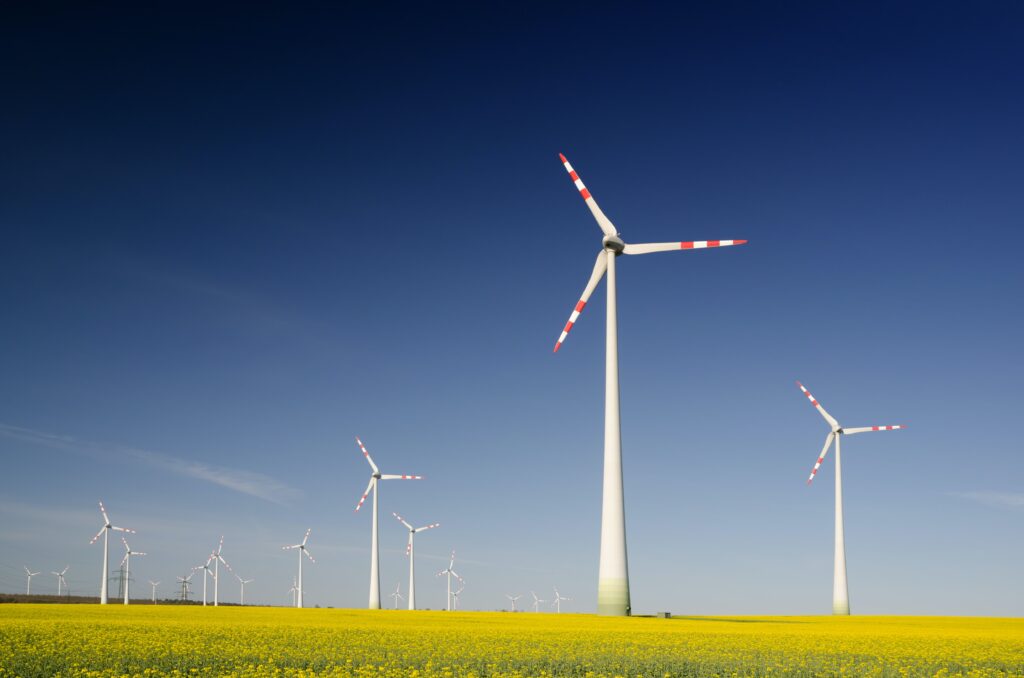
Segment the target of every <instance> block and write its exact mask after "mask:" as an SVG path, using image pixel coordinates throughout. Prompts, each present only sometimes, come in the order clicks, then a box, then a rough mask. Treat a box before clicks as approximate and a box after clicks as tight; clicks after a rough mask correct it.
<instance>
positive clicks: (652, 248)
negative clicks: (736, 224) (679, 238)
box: [622, 240, 747, 254]
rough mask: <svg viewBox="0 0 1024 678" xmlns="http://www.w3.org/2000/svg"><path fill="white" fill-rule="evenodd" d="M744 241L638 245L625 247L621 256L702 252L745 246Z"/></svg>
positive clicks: (701, 241) (692, 241)
mask: <svg viewBox="0 0 1024 678" xmlns="http://www.w3.org/2000/svg"><path fill="white" fill-rule="evenodd" d="M746 243H747V241H746V240H691V241H688V242H649V243H641V244H639V245H626V247H625V249H623V250H622V253H623V254H650V253H651V252H671V251H674V250H702V249H705V248H707V247H729V246H730V245H745V244H746Z"/></svg>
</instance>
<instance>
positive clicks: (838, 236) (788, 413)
mask: <svg viewBox="0 0 1024 678" xmlns="http://www.w3.org/2000/svg"><path fill="white" fill-rule="evenodd" d="M25 11H26V12H27V13H25V14H20V13H19V14H15V13H14V12H13V10H10V9H7V10H5V12H6V16H5V17H4V20H3V21H2V22H0V25H2V28H0V31H2V32H3V35H2V39H0V45H2V47H0V51H2V53H3V59H0V63H4V64H6V65H5V66H3V87H4V99H5V105H4V106H3V110H2V111H0V119H2V122H3V124H2V125H0V129H2V131H0V134H2V135H3V147H4V149H5V150H4V153H3V154H2V158H0V179H2V186H3V191H4V195H3V200H0V227H2V230H3V241H4V247H3V248H0V303H2V308H3V309H4V312H3V329H4V331H3V332H0V370H2V373H3V374H4V379H3V380H0V413H2V416H0V455H2V460H3V468H4V477H5V479H6V482H5V483H4V484H3V489H2V490H0V515H2V517H3V520H2V529H0V589H3V590H8V591H17V590H21V589H22V587H23V586H24V577H23V576H22V575H21V574H20V572H21V567H22V565H29V566H31V567H33V568H35V569H43V570H44V571H45V572H49V571H50V570H53V569H60V568H61V567H63V565H64V564H70V565H71V571H70V573H69V581H70V583H71V586H72V589H73V590H74V591H75V592H83V593H85V592H91V591H93V590H95V589H96V588H97V587H98V581H97V580H98V578H99V569H100V568H99V564H100V553H99V550H98V548H97V547H95V546H93V547H89V546H88V545H87V544H88V540H89V538H91V536H92V535H93V534H94V533H95V531H96V530H97V529H98V528H99V527H100V518H99V512H98V510H97V509H96V501H97V500H100V499H102V500H103V501H105V502H106V504H107V505H108V507H109V509H110V511H111V515H112V517H113V518H114V520H115V523H119V524H124V525H127V526H129V527H133V528H135V529H137V530H138V535H137V536H136V537H134V540H133V541H132V546H133V547H134V548H138V549H140V550H144V551H147V552H148V553H149V554H150V555H149V556H147V557H146V558H142V559H139V561H138V563H137V564H136V566H135V569H136V576H137V578H138V580H139V581H144V580H146V579H159V580H161V581H162V582H164V585H163V586H162V587H161V591H162V592H164V593H168V592H169V588H168V587H167V584H166V582H169V581H171V580H173V578H174V577H175V576H177V575H181V574H183V573H184V572H185V571H187V570H188V568H190V567H191V566H193V565H196V564H198V563H199V562H201V561H202V560H204V559H205V555H206V554H207V553H208V552H209V551H210V549H211V548H213V547H214V545H215V544H216V542H217V539H218V538H219V536H220V535H221V534H224V535H226V539H225V550H224V553H225V556H226V557H227V559H228V560H229V562H231V563H232V565H234V566H235V567H236V568H237V569H238V570H239V572H241V573H242V575H243V576H245V577H253V578H255V579H256V580H257V581H256V582H255V583H253V584H252V585H250V587H249V588H248V589H247V599H249V600H253V601H260V602H267V603H273V604H282V603H285V602H286V601H287V599H288V596H287V590H288V588H289V586H290V585H291V577H292V575H293V574H294V569H295V565H294V560H293V558H292V557H291V554H284V553H282V552H281V550H280V547H281V546H282V545H284V544H288V543H294V542H296V541H298V540H299V539H300V538H301V536H302V533H303V532H304V531H305V529H306V528H307V527H312V528H313V533H312V536H311V540H310V548H311V551H312V553H313V554H314V555H315V556H316V557H317V560H318V563H317V565H315V566H312V567H310V568H308V569H307V570H306V575H307V602H308V604H320V605H335V606H362V605H365V600H366V588H367V579H368V569H369V568H368V560H369V555H368V552H369V531H370V521H369V516H368V515H365V514H363V513H362V512H361V513H360V514H353V512H352V509H353V507H354V506H355V503H356V501H357V500H358V498H359V496H360V494H361V492H362V490H363V488H364V487H365V485H366V482H367V479H368V475H369V474H368V471H369V468H368V466H367V465H366V464H365V462H364V461H363V460H362V459H361V455H360V453H359V451H358V448H357V447H356V445H355V441H354V436H356V435H359V436H361V437H362V438H363V440H364V441H365V442H366V444H367V447H368V448H369V450H370V452H371V454H373V455H374V457H375V459H376V460H377V462H378V464H379V465H380V466H381V468H382V470H384V471H385V472H396V473H420V474H423V475H425V476H426V480H424V481H422V482H415V483H413V482H408V483H400V482H392V483H385V484H384V485H383V490H382V494H381V521H382V522H381V530H382V532H381V536H382V555H381V557H382V587H383V588H384V589H385V591H390V590H393V589H394V586H395V584H396V583H397V582H398V581H400V580H401V581H402V582H403V583H402V587H403V591H404V588H405V578H406V572H407V570H406V568H407V565H406V561H405V559H404V557H403V555H402V553H403V551H404V546H405V533H404V531H403V529H402V528H401V526H400V525H399V524H398V523H397V521H394V519H393V518H391V517H390V513H391V511H398V512H399V513H402V514H403V515H404V516H406V517H407V518H409V519H410V520H411V521H413V522H415V523H417V524H420V523H423V524H425V523H429V522H434V521H439V522H441V524H442V526H441V528H439V529H437V530H433V531H431V532H429V533H426V534H424V535H421V539H420V540H418V542H417V551H418V556H419V558H418V565H419V567H418V571H419V578H418V582H419V586H418V588H419V591H418V597H419V599H420V603H421V605H423V606H429V607H435V608H436V607H440V606H441V605H443V603H444V586H443V582H442V581H441V580H440V579H435V578H434V576H433V573H434V572H435V571H437V570H440V569H442V567H443V565H444V564H446V562H447V553H448V551H449V550H450V549H452V548H455V549H456V550H457V551H458V554H459V555H458V557H459V560H460V562H461V563H462V565H461V570H460V571H461V572H462V574H463V575H464V576H465V577H466V579H467V585H466V590H465V593H464V596H463V602H464V605H465V606H466V607H468V608H479V609H493V608H496V607H500V606H503V605H504V604H505V603H506V601H505V599H504V594H505V593H506V592H508V593H525V594H526V596H527V597H529V593H528V592H529V591H530V590H531V589H532V590H535V591H537V593H538V594H539V595H541V597H545V598H550V597H551V595H550V594H551V587H552V586H558V587H559V588H560V590H561V591H562V592H563V593H564V594H565V595H568V596H571V597H572V598H573V601H572V603H570V604H569V605H567V606H566V607H567V609H574V610H581V611H590V610H593V609H594V608H595V605H596V577H597V572H596V568H597V552H598V536H599V520H598V519H599V509H600V478H601V459H602V451H601V450H602V447H601V446H602V413H603V405H602V403H603V352H604V337H603V322H604V318H603V316H604V290H603V286H602V287H601V288H599V289H598V291H597V293H596V294H595V295H594V297H593V298H592V301H591V304H590V305H589V306H588V308H587V310H586V311H585V312H584V314H583V316H582V317H581V319H580V322H579V323H578V324H577V327H576V329H575V330H574V332H573V333H572V335H571V336H570V338H569V339H568V341H567V342H566V345H565V346H564V348H563V350H561V351H560V352H559V353H558V354H557V356H555V355H552V353H551V348H552V346H553V344H554V341H555V339H556V338H557V336H558V332H559V331H560V330H561V328H562V326H563V325H564V323H565V320H566V318H567V317H568V314H569V312H570V310H571V309H572V306H573V304H574V303H575V301H576V300H577V299H578V295H579V294H580V291H581V290H582V288H583V286H584V284H585V283H586V279H587V276H588V274H589V272H590V269H591V266H592V262H593V258H594V255H595V254H596V252H597V250H598V248H599V246H600V231H599V230H598V228H597V226H596V224H595V223H594V221H593V219H592V218H591V216H590V214H589V212H588V211H587V210H586V208H585V206H584V205H582V204H581V201H580V199H579V197H578V195H577V193H576V191H575V189H574V188H573V186H572V184H571V182H570V181H569V179H568V178H567V177H566V175H565V171H564V169H563V168H562V166H561V163H560V162H559V160H558V153H559V152H564V153H565V154H566V155H567V156H568V157H569V159H570V161H572V163H573V164H574V166H575V167H576V169H577V170H578V171H579V172H580V175H581V177H582V178H583V180H584V181H585V182H586V183H587V186H588V187H589V188H590V190H591V191H592V193H593V194H594V196H595V197H596V198H597V200H598V202H599V203H600V204H601V206H602V208H603V209H604V211H605V212H606V213H607V214H608V216H609V217H610V218H611V219H612V220H613V221H614V222H615V224H616V225H617V227H618V228H619V230H620V231H621V232H622V235H623V238H624V239H625V240H626V241H627V242H656V241H665V240H701V239H728V238H744V239H748V240H749V241H750V242H749V244H748V245H746V246H744V247H738V248H730V249H728V250H720V251H702V252H685V253H668V254H659V255H651V256H647V257H629V258H624V259H620V262H619V264H620V265H619V268H618V272H619V299H620V302H619V303H620V311H619V323H620V335H619V342H620V367H621V386H622V414H623V453H624V472H625V491H626V501H627V506H626V512H627V535H628V540H629V556H630V573H631V579H632V593H633V608H634V610H635V611H637V612H649V611H654V610H658V609H669V610H672V611H673V612H676V613H683V612H687V613H708V614H725V613H756V614H761V613H779V614H789V613H808V614H810V613H827V612H828V611H829V610H830V603H831V600H830V594H831V577H832V500H833V494H832V482H833V475H832V470H833V468H832V465H831V460H829V462H828V463H826V465H825V467H824V468H823V470H822V471H821V473H819V476H818V480H817V481H816V482H815V484H814V485H813V486H811V487H810V488H808V487H807V486H806V485H805V484H804V481H805V479H806V477H807V474H808V472H809V471H810V468H811V466H812V465H813V462H814V460H815V455H816V454H817V452H818V450H819V449H820V446H821V443H822V440H823V438H824V436H825V434H826V433H827V427H826V426H825V424H824V422H822V421H821V419H820V418H819V417H818V416H817V414H815V412H814V411H813V410H812V409H811V408H810V407H808V405H807V403H806V402H805V401H804V399H803V397H802V396H801V395H800V393H799V391H798V390H797V388H796V386H795V385H794V383H793V382H794V380H796V379H800V380H801V381H803V382H804V383H805V384H806V385H807V386H808V387H809V388H810V389H811V390H812V392H813V393H814V394H815V395H816V396H817V397H818V398H819V400H821V402H822V403H823V404H824V405H825V406H826V407H827V408H828V409H829V411H830V412H831V413H832V414H833V415H835V416H836V418H838V419H839V421H840V422H842V423H843V424H844V425H847V426H859V425H874V424H906V425H908V426H909V428H908V430H906V431H901V432H895V433H879V434H872V435H865V436H858V437H857V438H853V439H850V440H849V441H848V442H847V443H846V445H844V448H843V451H844V453H845V454H844V461H845V462H846V463H845V464H844V497H845V502H846V503H845V506H846V538H847V557H848V568H849V580H850V598H851V606H852V609H853V611H854V613H864V614H866V613H886V614H888V613H907V614H982V615H1016V616H1019V615H1021V614H1022V613H1024V590H1022V588H1021V587H1019V586H1015V585H1013V582H1014V581H1016V579H1015V578H1016V577H1017V576H1018V575H1019V563H1020V562H1022V561H1024V546H1022V544H1024V540H1022V539H1021V537H1022V528H1021V525H1022V518H1024V482H1022V476H1024V461H1022V459H1021V449H1020V444H1019V442H1018V440H1017V438H1018V437H1017V436H1016V434H1015V429H1013V427H1012V422H1013V421H1014V420H1015V418H1016V416H1017V413H1018V412H1019V411H1020V409H1021V406H1022V405H1024V402H1022V397H1021V395H1020V390H1019V384H1020V383H1021V380H1022V378H1024V368H1022V361H1021V360H1020V358H1019V347H1020V346H1021V345H1022V343H1024V322H1022V320H1021V314H1020V295H1021V291H1022V289H1024V272H1022V268H1021V266H1020V264H1019V261H1018V259H1019V251H1020V248H1021V245H1022V244H1024V237H1022V235H1021V216H1020V215H1021V214H1024V193H1022V192H1021V190H1020V186H1021V185H1022V179H1024V166H1022V165H1021V161H1020V158H1021V157H1022V151H1024V138H1022V129H1024V128H1022V127H1021V125H1020V120H1021V119H1024V95H1022V93H1021V88H1020V86H1019V85H1020V72H1021V67H1022V66H1024V47H1022V46H1021V45H1020V41H1019V36H1018V34H1017V31H1016V27H1017V26H1019V25H1020V21H1021V20H1022V19H1024V16H1022V10H1021V9H1020V8H1019V7H1018V6H1016V5H1014V4H1011V3H988V4H985V5H983V6H973V7H967V6H964V5H959V4H945V3H939V4H936V3H927V4H913V3H910V4H903V5H900V6H892V5H890V4H887V3H878V4H867V5H857V6H852V5H841V4H838V3H824V4H822V3H808V4H799V3H796V4H789V5H787V6H785V7H749V6H745V5H742V4H732V3H716V4H714V5H713V6H702V5H698V6H680V7H678V8H676V9H674V10H671V11H670V13H662V10H657V11H656V10H653V9H647V8H628V9H627V8H611V7H596V6H592V5H586V6H577V5H566V6H564V7H558V8H553V7H548V8H545V9H543V10H536V11H527V10H526V9H524V8H522V7H520V6H516V7H514V8H513V7H506V8H478V9H474V10H469V11H462V10H459V11H456V10H442V11H438V10H437V9H436V8H425V7H424V8H418V9H411V10H409V11H405V12H396V11H379V12H378V11H374V10H371V9H367V8H358V9H357V8H353V9H349V10H339V9H310V8H306V9H304V10H302V11H293V10H285V9H283V8H279V9H271V10H251V9H249V10H246V12H244V13H242V12H237V13H236V12H232V11H229V10H223V11H217V12H215V13H206V12H205V11H204V12H203V13H195V14H183V13H181V11H180V10H177V9H174V10H172V9H170V8H154V9H148V10H144V11H143V10H139V9H138V8H122V9H119V10H113V9H112V10H109V11H107V10H63V11H55V10H52V9H51V10H48V11H45V12H44V11H42V10H25ZM457 569H459V568H458V566H457ZM46 587H50V588H53V589H55V578H54V577H52V576H51V577H47V578H43V577H42V576H41V577H39V578H37V579H36V580H35V581H34V582H33V588H34V589H35V590H46ZM228 591H229V592H230V596H236V595H237V590H236V587H235V586H234V585H232V586H230V587H229V588H228Z"/></svg>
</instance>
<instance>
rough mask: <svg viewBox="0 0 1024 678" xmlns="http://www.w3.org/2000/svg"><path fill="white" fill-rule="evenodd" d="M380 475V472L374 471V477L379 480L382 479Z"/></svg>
mask: <svg viewBox="0 0 1024 678" xmlns="http://www.w3.org/2000/svg"><path fill="white" fill-rule="evenodd" d="M380 476H381V474H379V473H374V474H373V477H374V478H376V479H377V480H380Z"/></svg>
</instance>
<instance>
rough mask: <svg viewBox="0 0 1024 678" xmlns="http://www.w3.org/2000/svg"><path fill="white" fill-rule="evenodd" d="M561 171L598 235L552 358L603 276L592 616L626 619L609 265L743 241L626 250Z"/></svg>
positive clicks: (613, 313)
mask: <svg viewBox="0 0 1024 678" xmlns="http://www.w3.org/2000/svg"><path fill="white" fill-rule="evenodd" d="M559 157H560V158H561V159H562V164H563V165H564V166H565V171H566V172H568V173H569V177H570V178H571V179H572V180H573V182H575V184H576V188H577V189H578V190H579V192H580V196H582V198H583V201H584V202H585V203H586V205H587V207H588V208H590V212H591V214H593V215H594V219H596V220H597V225H598V226H599V227H600V228H601V231H602V232H603V233H604V237H603V239H602V240H601V251H600V252H598V254H597V261H596V262H594V270H593V272H592V273H591V274H590V280H589V281H588V282H587V286H586V288H584V290H583V295H582V296H581V297H580V300H579V301H578V302H576V306H575V308H573V311H572V314H571V315H570V316H569V322H568V323H566V325H565V329H563V330H562V334H561V336H559V337H558V341H557V342H556V343H555V352H557V351H558V349H559V348H561V346H562V343H563V342H564V341H565V339H566V337H567V336H568V334H569V331H570V330H571V329H572V328H573V325H574V324H575V323H576V320H577V319H578V318H579V315H580V312H582V311H583V307H584V306H586V305H587V301H588V300H589V299H590V295H591V294H592V293H593V292H594V289H595V288H596V287H597V285H598V283H599V282H601V278H602V277H604V274H605V272H606V271H607V273H608V289H607V307H608V308H607V325H606V332H605V375H604V485H603V488H604V489H603V499H602V505H601V559H600V567H599V570H598V587H597V611H598V614H607V615H628V614H629V613H630V601H629V570H628V567H627V564H626V520H625V507H624V503H623V496H622V435H621V432H620V421H619V344H618V321H617V316H616V291H615V289H616V283H615V260H616V259H617V258H618V256H619V255H620V254H650V253H652V252H670V251H687V250H695V249H704V248H709V247H726V246H728V245H742V244H744V243H745V242H747V241H746V240H698V241H692V242H659V243H646V244H642V245H629V244H626V243H625V242H623V241H622V238H620V237H619V232H618V230H616V228H615V225H614V224H612V222H611V220H609V219H608V217H606V216H605V214H604V212H602V211H601V208H600V207H598V206H597V202H596V201H595V200H594V198H593V196H591V195H590V191H588V190H587V188H586V186H584V185H583V181H582V180H581V179H580V178H579V176H578V175H577V174H576V171H575V170H574V169H573V168H572V165H570V164H569V161H568V160H566V158H565V156H564V155H562V154H559Z"/></svg>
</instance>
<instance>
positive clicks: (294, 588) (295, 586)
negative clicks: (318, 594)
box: [288, 577, 299, 607]
mask: <svg viewBox="0 0 1024 678" xmlns="http://www.w3.org/2000/svg"><path fill="white" fill-rule="evenodd" d="M298 592H299V585H298V584H297V583H295V577H292V587H291V588H290V589H288V593H290V594H292V607H297V605H296V604H295V601H296V600H297V599H296V597H295V594H296V593H298Z"/></svg>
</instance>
